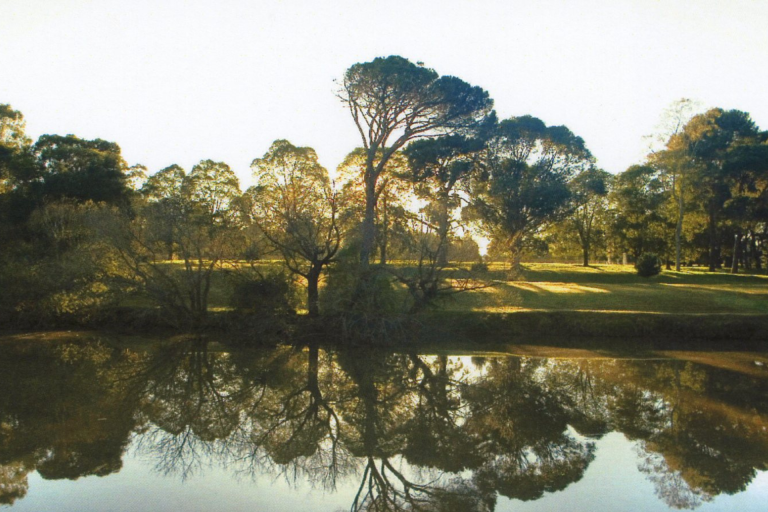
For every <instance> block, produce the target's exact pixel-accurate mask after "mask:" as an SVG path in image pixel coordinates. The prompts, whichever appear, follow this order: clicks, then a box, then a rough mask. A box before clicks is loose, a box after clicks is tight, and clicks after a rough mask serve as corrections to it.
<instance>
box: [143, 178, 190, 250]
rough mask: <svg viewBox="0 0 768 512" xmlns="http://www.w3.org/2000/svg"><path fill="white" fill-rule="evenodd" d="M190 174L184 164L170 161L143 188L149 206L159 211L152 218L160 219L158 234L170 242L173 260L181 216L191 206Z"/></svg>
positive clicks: (148, 179) (157, 223) (158, 221)
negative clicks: (187, 182)
mask: <svg viewBox="0 0 768 512" xmlns="http://www.w3.org/2000/svg"><path fill="white" fill-rule="evenodd" d="M186 177H187V173H186V172H185V171H184V169H182V168H181V167H180V166H178V165H176V164H173V165H169V166H168V167H165V168H163V169H160V170H159V171H157V172H156V173H154V174H152V175H151V176H149V177H148V178H147V181H146V182H144V185H143V186H142V187H141V190H140V192H141V195H142V196H143V197H144V198H145V199H146V200H147V202H148V203H149V204H148V205H147V209H148V210H152V211H156V212H157V215H153V216H152V218H153V219H155V220H156V221H157V222H156V223H155V228H156V229H157V230H158V237H159V238H160V239H162V240H164V241H165V243H166V245H167V249H168V259H169V260H172V259H173V255H174V241H175V240H176V238H177V236H176V231H177V228H178V226H179V221H180V218H181V217H182V216H183V214H184V210H185V208H188V204H187V191H186V185H185V182H186Z"/></svg>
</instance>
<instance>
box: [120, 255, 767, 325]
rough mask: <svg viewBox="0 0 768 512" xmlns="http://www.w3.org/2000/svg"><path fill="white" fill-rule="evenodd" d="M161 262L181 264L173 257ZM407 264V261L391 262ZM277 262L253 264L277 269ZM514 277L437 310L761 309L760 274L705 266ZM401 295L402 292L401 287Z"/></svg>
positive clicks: (214, 293)
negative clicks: (652, 273) (652, 272)
mask: <svg viewBox="0 0 768 512" xmlns="http://www.w3.org/2000/svg"><path fill="white" fill-rule="evenodd" d="M167 265H172V266H174V267H178V269H179V270H181V269H182V265H183V264H182V263H181V262H179V261H174V262H168V263H167ZM396 265H399V266H407V264H405V263H404V264H397V263H396ZM280 266H281V263H280V262H279V261H265V262H261V263H259V267H261V269H262V270H269V269H277V268H279V267H280ZM523 268H524V271H523V275H522V276H521V277H520V278H519V279H518V280H516V281H509V280H507V267H506V265H504V264H500V263H496V264H491V267H490V269H489V271H488V272H487V274H485V276H484V277H485V278H486V279H487V281H488V283H490V284H491V286H490V287H488V288H484V289H480V290H475V291H470V292H466V293H459V294H455V295H452V296H451V297H450V298H449V299H448V300H446V301H445V302H444V303H443V304H442V306H441V309H443V310H445V311H461V312H481V313H519V312H548V311H574V312H579V311H580V312H584V311H591V312H602V313H664V314H697V315H713V314H731V315H732V314H741V315H743V314H751V315H762V314H768V276H765V275H754V274H753V275H748V274H735V275H734V274H729V273H726V272H715V273H711V272H707V271H705V270H702V269H694V268H686V269H684V270H683V271H681V272H675V271H663V272H662V273H661V274H660V275H658V276H656V277H653V278H650V279H648V278H642V277H639V276H637V275H636V273H635V271H634V268H633V267H631V266H622V265H593V266H590V267H582V266H580V265H572V264H557V263H527V264H523ZM231 286H232V281H231V279H230V278H229V276H228V275H227V273H226V272H225V271H221V270H219V271H217V272H216V273H215V274H214V276H213V279H212V286H211V292H210V297H209V307H210V309H211V310H212V311H222V310H226V309H228V308H229V295H230V289H231ZM403 293H404V294H405V291H403ZM123 305H125V306H134V307H136V306H138V307H141V306H148V305H149V303H147V301H146V300H145V299H144V300H142V299H138V298H132V299H128V300H127V301H126V302H125V303H124V304H123Z"/></svg>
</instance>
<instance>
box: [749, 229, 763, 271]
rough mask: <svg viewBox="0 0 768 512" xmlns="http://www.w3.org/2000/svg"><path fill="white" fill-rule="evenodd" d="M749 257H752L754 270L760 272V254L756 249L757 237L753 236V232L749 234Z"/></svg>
mask: <svg viewBox="0 0 768 512" xmlns="http://www.w3.org/2000/svg"><path fill="white" fill-rule="evenodd" d="M749 247H750V251H749V255H750V256H751V257H752V262H753V263H754V264H755V270H758V271H759V270H762V264H761V261H760V260H761V256H762V254H761V252H760V249H759V248H758V247H757V236H756V235H755V233H754V231H753V232H750V236H749Z"/></svg>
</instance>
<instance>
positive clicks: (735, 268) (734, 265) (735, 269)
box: [731, 233, 740, 274]
mask: <svg viewBox="0 0 768 512" xmlns="http://www.w3.org/2000/svg"><path fill="white" fill-rule="evenodd" d="M739 245H740V244H739V235H738V233H737V234H735V235H733V257H732V258H731V274H738V273H739Z"/></svg>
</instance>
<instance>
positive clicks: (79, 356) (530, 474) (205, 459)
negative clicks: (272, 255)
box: [0, 335, 768, 512]
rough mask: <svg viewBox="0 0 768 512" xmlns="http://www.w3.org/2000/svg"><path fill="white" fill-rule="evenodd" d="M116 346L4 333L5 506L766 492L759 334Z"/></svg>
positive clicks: (345, 503)
mask: <svg viewBox="0 0 768 512" xmlns="http://www.w3.org/2000/svg"><path fill="white" fill-rule="evenodd" d="M126 346H131V345H126V344H124V343H123V344H122V345H118V344H116V343H115V340H114V339H110V338H108V337H101V336H98V335H87V336H80V337H79V338H77V339H75V340H70V341H67V340H63V341H62V340H55V339H54V340H47V341H42V340H35V339H33V338H29V337H27V338H25V339H9V338H6V339H5V340H2V341H0V389H2V393H0V505H2V507H3V508H7V507H10V509H11V510H13V512H18V511H26V510H34V511H43V510H52V511H53V510H55V511H84V510H108V511H134V510H157V511H171V510H173V511H177V510H187V511H196V510H199V511H210V510H222V511H241V510H242V511H245V510H249V511H252V510H259V511H293V510H297V511H299V510H318V511H330V512H334V511H338V510H353V511H363V510H367V511H379V510H387V511H389V510H424V511H457V512H458V511H486V512H490V511H512V510H514V511H529V510H530V511H534V510H536V511H538V510H540V511H544V510H606V511H618V510H626V511H639V510H648V511H656V510H670V509H696V510H701V511H708V510H739V511H748V510H755V511H757V510H766V507H767V506H768V505H767V504H768V471H766V470H768V354H765V353H747V352H735V353H713V352H685V353H684V352H674V353H672V352H668V353H654V354H649V356H652V357H643V358H617V357H587V358H574V357H533V356H527V357H521V356H510V355H503V354H484V355H482V356H480V355H474V356H473V355H471V353H469V352H465V353H464V355H453V354H449V353H429V354H427V353H419V352H407V351H401V352H391V351H383V350H381V351H379V350H371V349H366V350H356V351H354V350H340V349H324V348H322V347H318V346H309V347H306V346H305V347H292V346H274V347H270V348H260V349H250V350H242V351H234V350H227V349H225V348H224V346H223V345H221V344H219V343H215V342H213V341H210V340H205V339H187V340H175V341H173V342H166V343H152V344H149V343H145V344H143V345H141V346H142V348H141V349H139V348H137V347H138V345H136V347H134V348H125V347H126ZM467 354H470V355H467ZM551 355H554V356H556V355H558V354H551Z"/></svg>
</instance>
